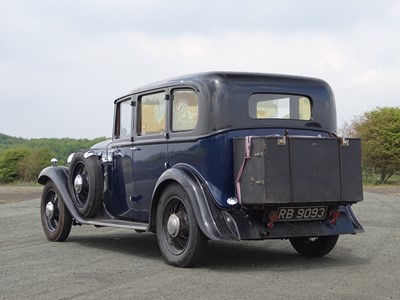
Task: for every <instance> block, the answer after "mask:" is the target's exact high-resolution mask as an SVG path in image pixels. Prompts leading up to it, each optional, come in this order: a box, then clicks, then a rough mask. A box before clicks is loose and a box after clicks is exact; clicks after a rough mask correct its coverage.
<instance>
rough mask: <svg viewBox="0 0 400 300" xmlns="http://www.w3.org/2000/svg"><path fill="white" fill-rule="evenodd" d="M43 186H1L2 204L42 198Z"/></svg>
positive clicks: (0, 202)
mask: <svg viewBox="0 0 400 300" xmlns="http://www.w3.org/2000/svg"><path fill="white" fill-rule="evenodd" d="M42 190H43V186H41V185H39V184H38V185H0V204H4V203H11V202H21V201H25V200H31V199H37V198H40V195H41V194H42Z"/></svg>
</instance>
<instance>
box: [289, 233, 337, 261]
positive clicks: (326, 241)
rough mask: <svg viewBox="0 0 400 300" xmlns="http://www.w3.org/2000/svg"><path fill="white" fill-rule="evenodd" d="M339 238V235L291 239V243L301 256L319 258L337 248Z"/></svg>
mask: <svg viewBox="0 0 400 300" xmlns="http://www.w3.org/2000/svg"><path fill="white" fill-rule="evenodd" d="M338 238H339V236H338V235H330V236H320V237H298V238H291V239H290V243H291V244H292V246H293V248H294V249H295V250H296V251H297V252H298V253H300V254H301V255H305V256H314V257H319V256H324V255H326V254H328V253H329V252H331V251H332V249H333V248H335V245H336V243H337V241H338Z"/></svg>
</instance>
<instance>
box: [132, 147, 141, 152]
mask: <svg viewBox="0 0 400 300" xmlns="http://www.w3.org/2000/svg"><path fill="white" fill-rule="evenodd" d="M131 150H132V151H140V150H142V149H141V148H139V147H136V146H135V147H131Z"/></svg>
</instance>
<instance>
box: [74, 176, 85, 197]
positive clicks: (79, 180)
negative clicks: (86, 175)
mask: <svg viewBox="0 0 400 300" xmlns="http://www.w3.org/2000/svg"><path fill="white" fill-rule="evenodd" d="M82 185H83V179H82V176H81V175H77V176H76V177H75V180H74V189H75V191H76V192H77V193H78V194H79V193H80V192H81V191H82Z"/></svg>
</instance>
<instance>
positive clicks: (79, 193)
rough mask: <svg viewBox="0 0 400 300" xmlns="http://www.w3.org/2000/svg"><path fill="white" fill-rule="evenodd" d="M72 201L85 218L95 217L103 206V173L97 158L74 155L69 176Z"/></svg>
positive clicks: (80, 153)
mask: <svg viewBox="0 0 400 300" xmlns="http://www.w3.org/2000/svg"><path fill="white" fill-rule="evenodd" d="M68 188H69V192H70V194H71V196H72V197H71V198H72V201H73V202H74V205H75V207H76V209H77V210H78V211H79V213H80V214H81V215H82V216H84V217H88V218H91V217H95V216H96V215H97V213H98V212H99V209H100V208H101V205H102V204H103V188H104V182H103V171H102V168H101V165H100V161H99V159H98V157H97V156H95V155H91V156H85V154H84V153H83V152H77V153H75V154H74V156H73V158H72V161H71V165H70V168H69V175H68Z"/></svg>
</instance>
